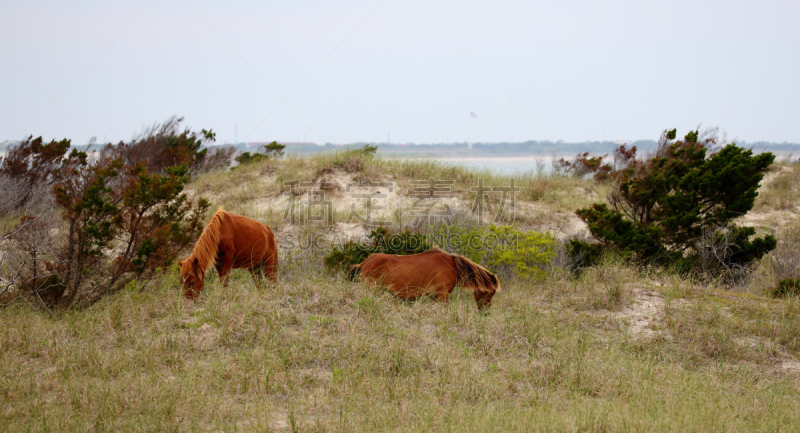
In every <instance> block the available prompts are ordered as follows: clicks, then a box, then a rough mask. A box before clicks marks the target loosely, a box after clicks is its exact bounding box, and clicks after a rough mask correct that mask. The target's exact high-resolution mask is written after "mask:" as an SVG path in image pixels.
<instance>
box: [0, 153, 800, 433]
mask: <svg viewBox="0 0 800 433" xmlns="http://www.w3.org/2000/svg"><path fill="white" fill-rule="evenodd" d="M358 160H359V161H361V163H360V164H361V165H360V166H358V167H356V164H357V163H356V162H355V160H354V159H353V156H352V155H346V156H341V155H339V156H336V155H334V156H330V155H327V156H319V157H315V158H311V159H306V160H303V159H296V158H287V159H286V160H283V161H280V162H277V163H275V162H268V163H266V164H256V165H253V166H248V167H242V168H240V169H237V170H234V171H233V172H230V173H209V174H205V175H203V176H202V177H201V178H200V179H199V180H197V181H196V182H194V183H193V185H192V188H193V189H194V191H197V192H203V193H204V194H209V195H212V197H213V198H214V201H215V203H214V204H215V205H218V204H222V205H225V206H226V208H227V209H229V210H231V211H234V212H237V211H238V212H241V213H245V214H249V215H251V216H256V217H257V218H259V219H261V220H263V221H268V222H271V224H276V225H277V224H280V220H281V217H282V215H281V212H282V209H280V208H276V207H275V206H274V202H270V203H273V207H272V208H270V207H269V206H265V205H264V203H267V202H269V200H270V199H274V198H275V197H277V196H279V195H280V191H281V190H280V185H282V182H283V181H284V180H292V179H295V178H297V177H301V174H302V173H312V174H315V175H317V176H318V175H319V174H320V173H322V171H324V170H325V169H326V168H331V167H334V166H335V167H336V170H342V171H346V170H347V165H346V164H347V163H349V164H351V165H350V167H351V168H352V169H354V170H356V171H354V172H352V173H351V174H353V175H354V176H365V177H366V176H382V178H383V179H389V180H393V181H395V182H397V183H398V184H399V185H402V184H403V183H404V182H405V184H406V185H407V182H408V179H413V178H422V179H424V178H430V177H434V178H438V179H444V178H452V179H454V180H456V184H457V187H459V188H463V187H466V186H468V185H470V184H473V185H474V182H475V181H476V179H477V178H478V177H483V176H486V177H485V180H486V182H487V183H489V184H502V183H503V182H507V181H508V178H506V177H500V176H492V175H490V174H488V173H474V172H470V171H469V170H466V169H464V168H463V167H458V166H442V165H437V164H434V163H430V162H425V161H393V160H380V159H377V158H376V159H369V158H361V159H358ZM336 164H340V165H336ZM342 164H344V165H342ZM343 167H344V168H343ZM295 176H296V177H295ZM522 180H523V181H524V182H527V183H524V184H523V188H524V192H523V196H524V198H522V199H520V200H522V201H524V202H525V204H526V205H528V206H530V207H529V208H527V209H536V207H535V206H544V205H547V206H550V207H549V208H548V209H551V210H553V211H552V212H550V214H549V215H545V216H539V215H528V216H526V218H528V219H529V220H531V221H542V222H548V221H550V220H552V219H554V218H562V217H560V216H558V214H557V212H567V211H568V210H569V211H570V212H571V211H573V210H574V208H577V207H581V206H585V205H586V204H587V203H590V202H592V201H595V199H594V198H593V197H595V196H596V197H597V198H596V200H597V201H599V200H602V198H603V197H604V195H605V190H604V187H603V186H602V185H601V186H598V185H595V184H593V183H591V182H588V181H582V180H576V179H572V178H565V177H547V176H543V175H529V176H528V177H527V178H523V179H522ZM403 188H405V187H403ZM537 188H538V190H537V191H538V192H537V191H532V190H535V189H537ZM578 189H580V191H579V190H578ZM405 191H407V190H405ZM525 194H527V195H525ZM791 194H794V192H791ZM258 212H261V213H258ZM530 212H533V211H530ZM540 212H545V211H540ZM308 230H311V229H308ZM786 230H789V229H788V228H787V229H786ZM781 233H784V232H781ZM785 233H786V234H785V236H791V235H790V233H794V232H792V231H786V232H785ZM783 236H784V234H781V235H779V238H780V239H784V238H783ZM787 245H789V246H791V245H795V244H791V245H790V244H787ZM787 248H788V247H787ZM789 250H790V249H789ZM789 250H787V251H789ZM792 251H793V250H792ZM322 253H323V252H316V253H315V252H313V251H288V250H286V251H283V252H282V257H281V268H282V269H281V275H280V283H278V284H277V285H275V286H273V287H268V288H266V289H263V290H259V289H257V288H256V287H254V285H253V283H252V281H251V280H250V277H249V275H248V274H247V273H246V272H243V271H234V273H233V275H232V280H231V284H230V287H228V288H227V289H226V288H223V287H221V285H220V284H219V282H218V279H217V277H216V275H215V274H211V273H210V274H209V281H208V283H207V284H206V290H205V291H204V293H203V294H202V296H201V297H200V299H199V300H198V301H197V302H195V303H189V304H186V303H184V302H183V301H182V300H181V298H180V289H179V287H178V282H177V277H178V275H177V272H178V270H177V269H176V268H173V269H170V270H169V271H168V272H166V273H165V274H164V276H163V277H162V278H161V279H160V280H158V281H151V282H149V283H148V284H145V285H142V284H138V283H137V284H131V285H130V286H129V287H128V288H127V289H126V290H125V291H123V292H121V293H118V294H116V295H113V296H110V297H108V298H105V299H103V300H102V301H101V302H99V303H98V304H95V305H93V306H91V307H89V308H86V309H84V310H69V311H65V312H61V313H57V314H55V315H52V316H51V315H50V314H49V313H45V312H42V311H40V310H37V309H35V308H31V307H30V306H27V305H24V304H17V305H14V306H12V307H11V308H9V309H6V310H3V311H2V312H0V347H1V348H2V350H1V351H0V396H2V399H3V403H4V404H3V405H2V412H0V430H5V431H86V430H92V431H97V430H116V431H196V430H200V431H206V430H213V431H347V432H351V431H386V430H389V431H426V432H427V431H575V432H577V431H582V432H601V431H644V430H647V431H779V430H794V429H796V428H797V425H799V424H800V388H799V386H800V364H798V363H797V361H796V359H797V357H798V355H800V300H798V299H786V300H774V299H769V298H767V297H765V296H763V293H764V291H763V290H762V289H761V288H759V287H760V286H758V284H757V283H756V282H751V283H750V286H749V287H750V288H749V289H747V290H745V291H743V292H742V293H733V292H730V291H720V290H716V289H715V288H714V287H709V286H703V285H699V284H698V283H697V282H694V281H690V280H685V279H683V278H680V277H678V276H675V275H674V274H671V273H668V272H663V271H659V270H654V269H637V268H633V267H630V266H627V265H625V264H623V263H621V262H615V261H609V262H607V263H605V264H603V265H602V266H600V267H597V268H593V269H590V270H588V271H586V272H584V273H583V274H582V275H581V277H580V278H578V279H574V278H572V277H571V276H569V275H566V274H565V273H563V272H558V271H557V270H554V271H553V273H552V274H551V275H549V276H548V277H547V279H546V280H544V281H538V282H536V281H526V280H509V281H503V291H502V292H501V293H499V294H498V295H497V296H496V297H495V298H494V302H493V307H492V312H491V314H489V315H481V314H478V312H477V310H476V308H475V303H474V300H473V299H472V296H471V295H469V294H467V293H461V292H458V293H454V296H453V297H452V298H451V301H450V302H449V303H446V304H445V303H438V302H435V301H432V300H427V299H426V300H421V301H418V302H414V303H404V302H400V301H398V300H396V299H394V298H392V297H391V296H389V295H388V294H386V293H385V292H382V291H380V290H377V289H375V288H374V287H367V286H365V285H362V284H354V283H349V282H346V281H344V280H343V279H341V278H340V277H336V276H332V275H328V274H327V273H326V272H325V271H324V270H322V263H321V255H322ZM765 260H768V259H765ZM767 268H768V263H767V262H765V263H762V271H763V272H767V274H768V275H773V277H770V278H774V275H776V272H777V271H775V270H774V269H773V270H769V269H767ZM769 272H772V273H771V274H769ZM767 274H765V275H767Z"/></svg>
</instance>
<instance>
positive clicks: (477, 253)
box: [437, 225, 558, 278]
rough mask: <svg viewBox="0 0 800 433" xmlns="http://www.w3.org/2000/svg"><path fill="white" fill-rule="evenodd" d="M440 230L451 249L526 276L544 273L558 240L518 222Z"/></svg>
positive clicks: (497, 269)
mask: <svg viewBox="0 0 800 433" xmlns="http://www.w3.org/2000/svg"><path fill="white" fill-rule="evenodd" d="M437 234H438V235H439V238H440V239H441V240H442V243H444V245H446V247H447V249H448V251H452V252H456V253H458V254H461V255H463V256H465V257H467V258H469V259H470V260H472V261H474V262H476V263H479V264H481V265H483V266H486V268H487V269H489V270H490V271H492V272H495V273H503V274H506V275H509V276H510V275H512V274H514V275H518V276H521V277H526V278H542V277H544V275H545V271H546V270H547V268H548V266H549V265H550V264H551V263H552V261H553V258H554V257H555V255H556V249H555V248H556V245H557V244H558V242H557V241H556V239H555V238H554V237H553V236H551V235H550V234H549V233H545V234H543V233H537V232H533V231H525V230H522V229H520V228H519V227H516V226H496V225H490V226H476V227H472V228H460V227H456V226H444V227H443V228H441V229H440V230H439V231H438V233H437Z"/></svg>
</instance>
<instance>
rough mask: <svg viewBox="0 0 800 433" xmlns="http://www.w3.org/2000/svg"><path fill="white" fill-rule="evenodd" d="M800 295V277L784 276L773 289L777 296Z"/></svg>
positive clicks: (773, 294) (773, 293) (774, 294)
mask: <svg viewBox="0 0 800 433" xmlns="http://www.w3.org/2000/svg"><path fill="white" fill-rule="evenodd" d="M798 295H800V278H784V279H782V280H780V281H779V282H778V285H777V286H776V287H775V289H774V290H773V291H772V296H773V297H775V298H786V297H789V296H798Z"/></svg>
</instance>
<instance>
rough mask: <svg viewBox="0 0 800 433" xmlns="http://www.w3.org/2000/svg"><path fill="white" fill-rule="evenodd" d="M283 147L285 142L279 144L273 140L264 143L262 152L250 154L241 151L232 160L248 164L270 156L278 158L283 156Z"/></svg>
mask: <svg viewBox="0 0 800 433" xmlns="http://www.w3.org/2000/svg"><path fill="white" fill-rule="evenodd" d="M285 147H286V145H285V144H279V143H278V142H277V141H273V142H272V143H269V144H265V145H264V153H253V154H251V153H250V152H242V153H241V154H240V155H239V156H237V157H236V158H235V159H234V160H235V161H236V162H238V163H239V165H248V164H255V163H257V162H261V161H268V160H270V159H272V158H279V157H281V156H283V149H284V148H285Z"/></svg>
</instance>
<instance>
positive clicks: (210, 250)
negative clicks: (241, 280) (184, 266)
mask: <svg viewBox="0 0 800 433" xmlns="http://www.w3.org/2000/svg"><path fill="white" fill-rule="evenodd" d="M224 216H225V211H224V210H223V209H222V206H220V207H219V208H218V209H217V211H216V212H215V213H214V216H212V217H211V221H209V222H208V224H207V225H206V227H205V228H204V229H203V233H201V234H200V239H198V240H197V244H196V245H195V246H194V250H192V255H191V256H189V258H188V259H187V260H192V259H197V263H198V269H197V274H198V275H197V276H198V277H200V278H202V277H203V275H205V273H206V271H207V270H208V268H210V267H211V265H212V264H214V262H215V261H216V260H217V253H218V252H219V236H220V228H221V227H222V218H223V217H224Z"/></svg>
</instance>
